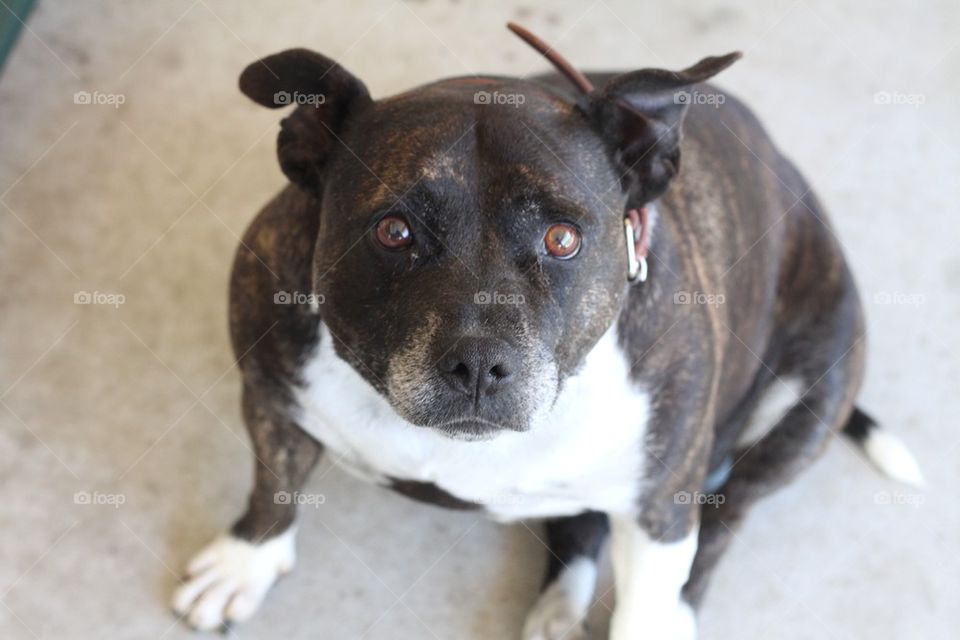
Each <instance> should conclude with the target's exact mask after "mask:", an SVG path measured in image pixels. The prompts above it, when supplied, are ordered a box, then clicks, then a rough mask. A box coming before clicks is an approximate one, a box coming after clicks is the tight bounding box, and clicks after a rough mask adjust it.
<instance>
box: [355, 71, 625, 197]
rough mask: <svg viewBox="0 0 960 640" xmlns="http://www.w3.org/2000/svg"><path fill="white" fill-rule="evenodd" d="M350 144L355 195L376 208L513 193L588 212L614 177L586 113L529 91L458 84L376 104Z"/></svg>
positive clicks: (492, 83)
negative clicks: (402, 201)
mask: <svg viewBox="0 0 960 640" xmlns="http://www.w3.org/2000/svg"><path fill="white" fill-rule="evenodd" d="M344 142H345V143H346V144H347V146H349V149H348V150H347V153H345V154H341V156H340V159H341V161H343V162H346V163H348V164H351V165H353V167H352V169H353V170H352V171H351V172H350V174H351V175H352V176H353V178H354V180H353V183H352V187H351V190H353V188H359V189H358V190H359V191H361V192H363V193H364V195H365V198H367V200H368V202H373V203H384V204H389V201H390V200H395V199H396V198H397V197H399V196H401V195H402V194H404V193H407V192H409V191H410V190H412V189H414V188H415V187H416V188H429V189H436V190H441V191H448V192H457V191H459V192H461V195H462V194H463V193H466V192H473V193H477V192H484V193H487V194H490V193H491V192H492V191H495V190H505V189H509V190H511V191H513V192H515V194H514V195H530V196H535V195H538V194H542V195H546V196H553V197H556V198H563V199H568V200H569V199H573V200H576V201H578V202H580V203H581V204H582V205H583V206H590V202H591V201H595V200H597V199H598V198H601V197H603V195H602V194H599V193H597V191H600V190H601V189H599V188H596V185H603V184H605V183H606V182H609V180H610V176H611V175H612V173H611V166H610V161H609V158H608V157H607V153H606V152H605V149H604V146H603V144H602V142H601V140H600V138H599V137H598V136H597V135H596V133H595V132H594V131H593V130H592V129H591V128H590V126H589V125H588V123H587V121H586V118H585V117H584V116H583V114H582V113H581V112H580V111H579V109H578V108H577V107H576V106H575V105H574V104H572V103H571V102H570V101H569V100H566V99H564V98H563V97H561V96H559V95H556V94H554V93H552V92H551V91H549V90H548V89H546V88H544V87H542V86H540V85H537V84H535V83H532V82H525V81H515V80H501V79H486V78H457V79H452V80H445V81H441V82H438V83H434V84H431V85H426V86H424V87H420V88H418V89H415V90H412V91H409V92H407V93H403V94H400V95H398V96H394V97H392V98H388V99H386V100H382V101H380V102H377V103H376V104H375V105H374V107H373V108H371V109H370V110H368V111H367V112H366V113H364V114H362V116H361V117H359V118H358V119H357V120H356V121H355V122H354V123H353V124H352V125H351V128H350V132H349V135H348V136H347V139H345V140H344ZM602 191H606V187H604V188H603V189H602ZM522 192H527V193H522Z"/></svg>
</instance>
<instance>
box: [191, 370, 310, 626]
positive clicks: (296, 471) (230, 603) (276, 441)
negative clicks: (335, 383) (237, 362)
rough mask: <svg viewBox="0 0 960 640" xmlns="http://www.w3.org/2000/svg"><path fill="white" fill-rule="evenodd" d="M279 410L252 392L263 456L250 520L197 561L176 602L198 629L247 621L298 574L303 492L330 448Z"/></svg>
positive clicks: (250, 407)
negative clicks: (285, 579) (283, 581)
mask: <svg viewBox="0 0 960 640" xmlns="http://www.w3.org/2000/svg"><path fill="white" fill-rule="evenodd" d="M271 407H272V403H271V402H270V401H269V400H268V399H266V398H263V397H262V395H261V394H260V393H258V392H255V391H253V390H251V389H250V388H249V387H245V388H244V393H243V414H244V420H245V421H246V423H247V428H248V429H249V431H250V436H251V438H252V440H253V445H254V452H255V454H256V472H255V483H254V488H253V491H252V492H251V494H250V502H249V505H248V507H247V512H246V513H245V514H244V515H243V517H241V518H240V519H239V520H238V521H237V522H236V524H234V525H233V527H232V529H231V530H230V532H229V533H227V534H224V535H222V536H220V537H219V538H217V539H216V540H214V541H213V542H212V543H211V544H210V545H209V546H207V547H206V548H204V549H203V550H201V551H200V553H198V554H197V555H196V556H195V557H194V558H193V559H192V560H191V561H190V563H189V565H188V567H187V574H188V575H187V577H186V578H185V579H184V581H183V584H181V585H180V587H179V588H178V589H177V591H176V593H175V594H174V597H173V609H174V611H175V612H176V613H177V614H178V615H181V616H184V617H186V619H187V621H188V622H189V623H190V625H191V626H193V627H195V628H197V629H203V630H211V629H216V628H218V627H221V626H223V625H226V624H229V623H231V622H241V621H243V620H246V619H247V618H249V617H250V616H251V615H253V613H254V612H255V611H256V610H257V608H258V607H259V606H260V603H261V602H262V601H263V598H264V596H265V595H266V593H267V591H268V590H269V589H270V587H271V586H272V585H273V583H274V582H275V581H276V580H277V578H278V577H279V576H281V575H283V574H284V573H287V572H288V571H290V569H292V568H293V563H294V557H295V556H294V534H295V529H296V527H295V526H294V518H295V516H296V510H297V503H298V497H299V496H298V492H299V490H300V488H301V487H302V486H303V483H304V481H305V480H306V478H307V475H308V474H309V472H310V470H311V469H312V468H313V467H314V465H315V464H316V462H317V460H318V458H319V455H320V452H321V449H322V448H321V445H320V444H319V443H318V442H316V441H315V440H313V439H312V438H310V436H308V435H307V434H306V433H304V432H303V431H302V430H300V428H299V427H298V426H297V425H296V424H294V423H293V422H292V421H290V420H289V418H286V417H284V416H282V415H279V414H278V413H277V412H276V411H275V410H274V409H272V408H271Z"/></svg>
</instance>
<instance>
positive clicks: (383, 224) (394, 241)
mask: <svg viewBox="0 0 960 640" xmlns="http://www.w3.org/2000/svg"><path fill="white" fill-rule="evenodd" d="M377 242H379V243H380V244H382V245H383V246H384V247H386V248H387V249H403V248H405V247H407V246H409V245H410V243H411V242H413V232H412V231H410V225H409V224H407V221H406V220H404V219H403V218H401V217H399V216H387V217H386V218H384V219H383V220H381V221H380V222H378V223H377Z"/></svg>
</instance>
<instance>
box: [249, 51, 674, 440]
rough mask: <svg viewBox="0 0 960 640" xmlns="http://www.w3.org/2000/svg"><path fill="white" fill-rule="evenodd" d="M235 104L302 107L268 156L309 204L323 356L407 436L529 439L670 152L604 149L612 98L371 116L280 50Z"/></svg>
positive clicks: (456, 97) (461, 99)
mask: <svg viewBox="0 0 960 640" xmlns="http://www.w3.org/2000/svg"><path fill="white" fill-rule="evenodd" d="M261 67H262V68H261ZM319 67H323V68H319ZM264 69H266V71H264ZM267 72H269V75H272V76H274V78H275V80H270V78H269V76H268V75H267ZM311 76H315V78H314V80H315V84H311V81H310V80H309V78H310V77H311ZM321 77H322V78H323V80H316V78H321ZM281 80H282V82H279V81H281ZM324 80H325V81H324ZM241 87H242V88H243V90H244V91H245V92H246V93H247V94H248V95H250V96H251V97H252V98H254V100H256V101H257V102H260V103H261V104H266V105H267V106H279V105H277V104H276V103H277V102H278V100H277V98H276V96H278V95H280V96H281V99H280V102H281V103H284V102H289V101H290V100H285V99H283V95H284V94H286V95H287V96H290V95H302V96H306V97H307V98H309V99H306V98H305V102H306V104H302V105H301V106H299V107H298V108H297V110H296V111H295V112H294V114H293V115H292V116H291V117H290V118H288V119H287V120H285V121H284V128H283V130H282V131H281V134H280V138H279V153H280V159H281V165H282V166H283V168H284V170H285V172H286V173H287V175H288V176H290V177H291V179H293V180H294V181H295V182H297V183H298V184H300V186H302V187H303V188H305V189H307V190H310V191H312V192H313V193H314V194H315V195H316V196H317V201H318V203H319V205H318V212H317V213H318V215H319V216H320V231H319V236H318V239H317V247H316V253H315V259H314V267H313V271H314V272H313V276H314V288H315V290H316V291H315V292H316V293H319V294H322V295H323V299H324V304H323V307H322V311H321V313H322V317H323V321H324V323H326V325H327V326H328V328H329V330H330V333H331V335H332V336H333V341H334V347H335V348H336V349H337V352H338V354H339V355H340V356H341V357H342V358H344V359H345V360H346V361H347V362H349V363H350V364H351V365H352V366H353V367H354V368H355V369H356V371H357V372H358V373H359V374H360V375H361V376H363V377H364V378H365V379H366V380H367V381H368V382H370V384H372V385H373V386H374V387H375V388H377V389H378V390H379V391H380V393H382V394H384V395H385V396H386V397H387V398H388V399H389V401H390V403H391V405H392V406H393V408H394V409H395V410H396V411H397V413H399V414H400V415H401V416H403V417H404V418H405V419H407V420H408V421H410V422H412V423H413V424H416V425H421V426H425V427H432V428H435V429H438V430H441V431H443V432H445V433H447V434H449V435H451V436H456V437H466V438H479V437H488V436H490V435H492V434H494V433H496V432H498V431H501V430H504V429H507V430H516V431H522V430H525V429H528V428H530V427H531V426H534V425H536V424H537V422H538V421H539V420H540V419H541V418H543V417H544V416H545V415H546V413H547V412H548V411H549V409H550V408H551V406H552V404H553V402H554V401H555V399H556V397H557V395H558V393H559V390H560V388H561V385H562V384H563V381H564V380H565V379H566V378H567V377H568V376H569V375H571V374H572V373H574V372H575V371H576V370H577V368H578V366H579V365H580V363H582V361H583V359H584V357H585V356H586V354H587V352H588V351H589V350H590V348H591V347H592V346H593V345H594V344H595V343H596V342H597V340H598V339H599V338H600V336H601V335H602V334H603V333H604V332H605V331H606V330H607V329H608V328H609V327H610V326H611V324H612V323H613V322H614V320H615V319H616V317H617V314H618V312H619V310H620V307H621V304H622V302H623V299H624V296H625V295H626V291H627V286H628V285H627V278H626V273H627V264H626V263H627V253H626V252H627V247H626V244H625V240H624V235H623V211H624V207H625V205H626V204H627V203H628V202H630V201H631V200H632V199H634V198H635V196H637V195H638V194H637V192H638V190H640V189H642V190H645V191H648V192H649V191H650V190H651V189H656V188H660V187H658V186H657V185H656V184H655V183H656V181H657V180H660V181H662V182H663V188H665V186H666V182H667V181H669V178H670V177H672V174H673V173H672V172H673V171H675V165H676V158H675V157H669V156H670V153H671V152H673V153H674V156H675V154H676V149H673V150H669V149H668V150H666V151H664V150H661V149H645V150H646V151H647V153H646V154H644V155H645V156H649V155H650V153H649V152H650V151H654V153H653V156H652V157H651V158H646V159H641V160H636V161H633V159H632V157H631V151H630V149H629V148H628V146H627V145H623V144H619V143H617V142H614V143H613V144H611V139H610V137H611V133H612V135H613V136H614V137H616V136H617V135H619V134H620V133H621V132H622V131H624V130H625V129H629V128H633V129H635V128H636V126H637V124H636V122H635V120H631V122H630V123H629V126H627V124H624V123H623V122H621V120H623V118H622V117H621V116H620V115H618V113H619V111H620V110H621V109H618V108H616V107H614V112H613V113H611V112H610V111H609V108H610V107H611V104H612V101H613V100H614V98H612V97H611V96H604V97H602V98H599V99H597V100H595V101H594V102H593V103H592V104H591V105H588V106H587V107H583V106H582V105H581V106H576V105H574V104H572V103H571V102H570V101H569V100H565V99H564V98H562V97H560V96H558V95H556V94H554V93H552V92H550V91H549V90H547V89H545V88H544V87H542V86H540V85H537V84H534V83H531V82H525V81H520V80H509V79H492V78H485V79H455V80H447V81H443V82H439V83H435V84H432V85H427V86H425V87H421V88H418V89H416V90H413V91H410V92H407V93H404V94H402V95H399V96H396V97H393V98H390V99H386V100H383V101H379V102H373V101H372V100H370V98H369V96H368V94H367V92H366V89H365V88H364V87H363V85H362V84H360V83H359V81H357V80H356V79H355V78H353V77H352V76H350V75H349V74H348V73H347V72H345V71H344V70H343V69H342V68H341V67H339V66H337V65H336V64H335V63H332V62H330V61H328V60H326V59H325V58H322V56H318V54H312V53H309V52H303V51H291V52H285V53H283V54H278V55H277V56H272V57H271V58H267V59H265V60H264V61H261V62H260V63H255V64H254V65H251V67H250V68H248V70H247V71H246V72H245V73H244V76H242V77H241ZM271 90H272V91H271ZM271 93H272V94H273V95H272V96H271V95H270V94H271ZM310 96H312V98H310ZM321 96H322V97H321ZM616 99H619V98H616ZM298 101H299V98H298ZM271 102H272V104H271ZM674 107H675V112H676V114H677V123H679V118H680V117H682V110H683V107H682V106H678V105H676V104H675V103H674ZM598 118H603V119H604V122H605V124H604V125H602V126H601V125H599V124H598ZM612 122H616V125H615V127H614V129H613V130H612V131H611V123H612ZM670 129H672V127H671V128H670ZM643 133H644V135H647V136H652V135H653V134H654V133H659V135H660V139H661V140H662V139H664V137H670V136H669V133H670V130H669V129H668V131H667V135H666V136H664V135H663V134H664V132H663V131H654V130H652V129H651V130H649V131H644V132H643ZM674 137H675V136H674ZM651 144H653V142H651ZM634 153H635V150H634ZM654 160H655V161H657V162H659V163H661V164H666V165H668V166H666V168H664V167H663V166H658V165H656V164H655V163H653V162H652V161H654ZM628 161H630V162H632V166H631V165H630V164H626V162H628ZM641 204H642V203H641Z"/></svg>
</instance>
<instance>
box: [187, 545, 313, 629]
mask: <svg viewBox="0 0 960 640" xmlns="http://www.w3.org/2000/svg"><path fill="white" fill-rule="evenodd" d="M294 536H295V527H290V528H289V529H287V530H286V531H284V532H283V533H282V534H280V535H279V536H276V537H274V538H270V539H269V540H267V541H266V542H263V543H262V544H252V543H250V542H247V541H246V540H241V539H239V538H236V537H234V536H231V535H223V536H220V537H219V538H217V539H216V540H214V541H213V542H212V543H211V544H210V545H208V546H207V547H206V548H204V549H203V550H202V551H200V553H198V554H197V555H196V556H194V558H193V559H192V560H191V561H190V564H189V565H187V573H188V574H189V576H188V577H187V578H186V579H185V580H184V583H183V584H182V585H180V587H179V588H178V589H177V590H176V592H175V593H174V594H173V602H172V605H173V610H174V611H175V612H176V613H177V614H178V615H182V616H185V617H186V618H187V621H188V622H189V623H190V625H191V626H193V627H195V628H196V629H200V630H203V631H210V630H213V629H217V628H219V627H221V626H222V625H223V624H225V623H228V622H242V621H244V620H246V619H248V618H249V617H250V616H252V615H253V613H254V612H255V611H256V610H257V609H258V608H259V607H260V603H261V602H263V598H264V596H265V595H266V594H267V591H268V590H269V589H270V587H271V586H273V583H274V582H276V580H277V578H278V577H279V576H280V575H282V574H284V573H287V572H289V571H290V570H291V569H292V568H293V564H294V561H295V554H294V544H293V540H294Z"/></svg>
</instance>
